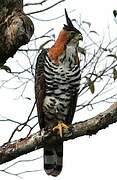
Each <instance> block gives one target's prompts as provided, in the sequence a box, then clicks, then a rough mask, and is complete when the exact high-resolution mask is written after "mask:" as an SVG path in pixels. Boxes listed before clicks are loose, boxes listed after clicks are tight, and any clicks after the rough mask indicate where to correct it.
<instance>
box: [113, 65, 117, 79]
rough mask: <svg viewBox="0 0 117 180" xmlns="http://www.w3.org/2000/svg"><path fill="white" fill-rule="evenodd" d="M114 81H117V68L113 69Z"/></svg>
mask: <svg viewBox="0 0 117 180" xmlns="http://www.w3.org/2000/svg"><path fill="white" fill-rule="evenodd" d="M113 79H114V81H115V80H116V79H117V70H116V68H115V67H114V68H113Z"/></svg>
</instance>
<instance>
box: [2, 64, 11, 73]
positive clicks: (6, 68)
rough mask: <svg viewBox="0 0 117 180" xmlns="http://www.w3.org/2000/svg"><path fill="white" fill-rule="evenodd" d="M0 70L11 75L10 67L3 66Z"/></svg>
mask: <svg viewBox="0 0 117 180" xmlns="http://www.w3.org/2000/svg"><path fill="white" fill-rule="evenodd" d="M0 69H4V70H5V71H6V72H8V73H11V69H10V67H8V66H6V65H3V66H2V67H0Z"/></svg>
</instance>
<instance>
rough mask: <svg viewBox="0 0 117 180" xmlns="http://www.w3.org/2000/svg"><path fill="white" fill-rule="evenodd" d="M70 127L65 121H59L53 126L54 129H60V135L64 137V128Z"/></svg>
mask: <svg viewBox="0 0 117 180" xmlns="http://www.w3.org/2000/svg"><path fill="white" fill-rule="evenodd" d="M68 128H69V127H68V126H67V125H66V124H64V123H63V122H59V123H58V125H57V126H55V127H54V128H53V131H59V134H60V137H61V138H62V137H63V130H64V129H68Z"/></svg>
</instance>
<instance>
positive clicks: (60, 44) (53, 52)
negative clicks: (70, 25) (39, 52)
mask: <svg viewBox="0 0 117 180" xmlns="http://www.w3.org/2000/svg"><path fill="white" fill-rule="evenodd" d="M67 41H68V32H67V31H65V30H62V31H61V32H60V33H59V36H58V39H57V40H56V42H55V44H54V45H53V46H52V47H51V48H49V50H48V56H49V58H50V59H51V60H52V61H53V62H54V63H55V64H59V62H58V57H59V56H60V55H61V54H62V53H63V51H64V49H65V46H66V44H67Z"/></svg>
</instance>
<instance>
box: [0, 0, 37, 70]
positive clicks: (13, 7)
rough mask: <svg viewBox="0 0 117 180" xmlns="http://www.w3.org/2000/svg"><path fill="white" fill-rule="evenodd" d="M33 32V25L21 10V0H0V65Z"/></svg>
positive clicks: (24, 42) (27, 40)
mask: <svg viewBox="0 0 117 180" xmlns="http://www.w3.org/2000/svg"><path fill="white" fill-rule="evenodd" d="M33 32H34V25H33V23H32V21H31V19H30V18H29V17H28V16H27V15H26V14H25V13H24V12H23V0H5V1H3V0H2V1H0V67H2V66H3V65H4V64H5V63H6V60H7V59H8V58H9V57H13V55H14V54H15V53H16V51H17V50H18V48H20V47H21V46H22V45H25V44H27V43H28V42H29V41H30V38H31V37H32V35H33Z"/></svg>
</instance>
